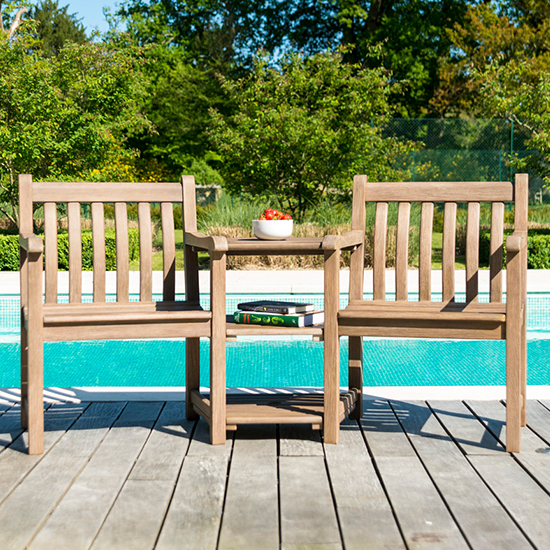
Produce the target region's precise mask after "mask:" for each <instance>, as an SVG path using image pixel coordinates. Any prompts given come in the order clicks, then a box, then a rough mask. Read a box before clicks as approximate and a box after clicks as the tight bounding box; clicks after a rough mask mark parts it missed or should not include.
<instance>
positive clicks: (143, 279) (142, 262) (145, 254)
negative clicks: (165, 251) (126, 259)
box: [138, 202, 153, 302]
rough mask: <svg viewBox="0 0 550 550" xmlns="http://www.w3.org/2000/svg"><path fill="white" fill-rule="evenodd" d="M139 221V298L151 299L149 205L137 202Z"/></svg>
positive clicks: (144, 300) (151, 241) (151, 268)
mask: <svg viewBox="0 0 550 550" xmlns="http://www.w3.org/2000/svg"><path fill="white" fill-rule="evenodd" d="M138 223H139V299H140V300H141V301H142V302H150V301H152V300H153V236H152V234H151V205H150V204H149V203H148V202H140V203H139V204H138Z"/></svg>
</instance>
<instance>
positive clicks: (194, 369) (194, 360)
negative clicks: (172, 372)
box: [185, 338, 201, 420]
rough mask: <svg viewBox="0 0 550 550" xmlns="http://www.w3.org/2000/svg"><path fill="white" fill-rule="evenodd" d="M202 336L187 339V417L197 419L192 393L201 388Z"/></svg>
mask: <svg viewBox="0 0 550 550" xmlns="http://www.w3.org/2000/svg"><path fill="white" fill-rule="evenodd" d="M200 343H201V341H200V338H186V339H185V417H186V418H187V420H196V419H197V418H199V416H200V415H199V414H197V412H196V411H195V409H194V407H193V400H192V398H191V395H192V393H193V391H199V390H200Z"/></svg>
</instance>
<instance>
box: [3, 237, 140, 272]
mask: <svg viewBox="0 0 550 550" xmlns="http://www.w3.org/2000/svg"><path fill="white" fill-rule="evenodd" d="M128 249H129V250H128V253H129V257H130V261H132V260H136V259H137V258H139V231H138V230H137V229H134V228H131V229H128ZM57 262H58V269H59V270H60V271H67V270H68V269H69V236H68V234H67V233H59V234H58V235H57ZM105 264H106V269H107V271H114V270H115V269H116V239H115V231H114V229H106V230H105ZM92 267H93V245H92V233H91V231H83V232H82V269H83V270H84V271H91V270H92ZM0 270H1V271H18V270H19V236H18V235H0Z"/></svg>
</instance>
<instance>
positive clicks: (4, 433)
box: [0, 405, 24, 453]
mask: <svg viewBox="0 0 550 550" xmlns="http://www.w3.org/2000/svg"><path fill="white" fill-rule="evenodd" d="M23 431H24V430H23V429H22V428H21V406H20V405H14V406H13V407H11V408H10V409H8V410H6V411H5V412H4V414H3V415H2V416H0V453H1V452H2V451H3V450H4V449H6V447H9V446H10V445H11V444H12V443H13V442H14V441H15V440H16V439H17V438H18V437H19V436H20V435H21V434H22V433H23Z"/></svg>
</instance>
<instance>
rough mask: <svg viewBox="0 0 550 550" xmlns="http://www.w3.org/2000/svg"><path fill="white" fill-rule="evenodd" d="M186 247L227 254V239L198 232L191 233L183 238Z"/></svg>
mask: <svg viewBox="0 0 550 550" xmlns="http://www.w3.org/2000/svg"><path fill="white" fill-rule="evenodd" d="M183 240H184V242H185V244H186V245H188V246H194V247H196V248H201V249H202V250H208V251H209V252H227V250H228V247H227V239H226V238H225V237H219V236H209V235H205V234H204V233H200V232H198V231H189V232H187V233H185V235H184V236H183Z"/></svg>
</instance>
